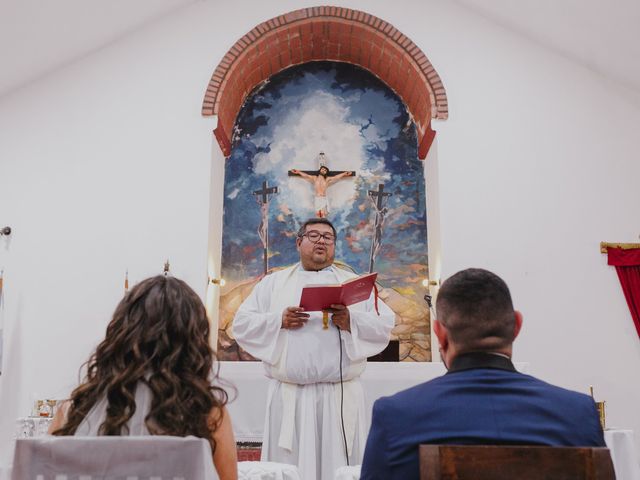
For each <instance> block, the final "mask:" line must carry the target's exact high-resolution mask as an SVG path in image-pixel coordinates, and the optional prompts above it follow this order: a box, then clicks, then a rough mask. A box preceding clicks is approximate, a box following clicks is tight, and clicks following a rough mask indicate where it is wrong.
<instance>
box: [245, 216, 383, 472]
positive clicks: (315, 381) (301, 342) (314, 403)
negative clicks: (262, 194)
mask: <svg viewBox="0 0 640 480" xmlns="http://www.w3.org/2000/svg"><path fill="white" fill-rule="evenodd" d="M335 241H336V230H335V228H334V226H333V224H332V223H331V222H330V221H329V220H327V219H326V218H312V219H310V220H307V221H306V222H305V223H304V224H303V225H302V227H301V228H300V230H299V231H298V234H297V238H296V246H297V249H298V253H299V255H300V262H299V263H297V264H295V265H293V266H291V267H288V268H286V269H284V270H280V271H278V272H275V273H272V274H270V275H267V276H266V277H264V278H263V279H262V280H261V281H260V282H259V283H258V284H257V285H256V286H255V288H254V289H253V292H252V293H251V294H250V295H249V297H247V299H246V300H245V301H244V303H243V304H242V305H241V306H240V308H239V309H238V311H237V313H236V316H235V318H234V320H233V334H234V336H235V339H236V341H237V342H238V344H239V345H240V346H241V347H242V348H244V349H245V350H246V351H247V352H249V353H250V354H251V355H253V356H254V357H256V358H259V359H260V360H262V362H263V364H264V367H265V373H266V375H267V376H268V377H269V378H271V379H272V380H271V382H270V385H269V392H268V396H267V399H266V406H267V414H266V420H265V431H264V439H263V444H262V460H264V461H271V462H281V463H289V464H293V465H297V466H298V469H299V471H300V476H301V478H304V479H305V480H333V478H334V474H335V470H336V468H338V467H341V466H344V465H347V464H350V465H357V464H360V463H362V452H363V449H364V445H365V441H366V434H367V432H366V428H367V426H366V421H365V419H366V415H365V406H364V405H365V404H364V392H363V390H362V386H361V384H360V382H359V380H358V377H359V376H360V375H361V374H362V372H363V371H364V369H365V366H366V359H367V357H370V356H372V355H375V354H377V353H380V352H381V351H382V350H383V349H384V348H385V347H386V345H387V343H388V342H389V336H390V334H391V329H392V328H393V326H394V313H393V312H392V311H391V309H390V308H389V307H388V306H386V305H385V304H384V303H383V302H382V301H376V299H375V294H374V293H372V295H371V297H370V298H369V299H368V300H367V301H364V302H360V303H358V304H355V305H351V306H349V307H346V306H344V305H332V306H331V309H330V311H329V317H330V319H331V327H332V328H330V329H329V330H324V329H323V328H322V312H305V311H304V310H303V309H302V308H300V307H299V306H298V305H299V303H300V294H301V292H302V288H303V287H304V286H305V285H309V284H313V285H318V284H337V283H342V282H344V281H345V280H348V279H350V278H353V277H354V276H355V275H354V274H353V273H351V272H348V271H346V270H343V269H339V268H337V267H336V266H334V265H333V260H334V256H335Z"/></svg>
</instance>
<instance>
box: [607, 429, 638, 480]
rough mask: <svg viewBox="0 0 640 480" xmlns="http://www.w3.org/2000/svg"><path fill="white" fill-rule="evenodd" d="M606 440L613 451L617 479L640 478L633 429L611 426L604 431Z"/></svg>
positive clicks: (632, 479)
mask: <svg viewBox="0 0 640 480" xmlns="http://www.w3.org/2000/svg"><path fill="white" fill-rule="evenodd" d="M604 441H605V442H607V447H609V450H610V451H611V460H613V468H614V469H615V471H616V479H617V480H640V465H639V464H638V456H637V455H636V452H637V450H636V448H635V444H634V441H633V430H621V429H613V428H609V429H607V430H605V431H604Z"/></svg>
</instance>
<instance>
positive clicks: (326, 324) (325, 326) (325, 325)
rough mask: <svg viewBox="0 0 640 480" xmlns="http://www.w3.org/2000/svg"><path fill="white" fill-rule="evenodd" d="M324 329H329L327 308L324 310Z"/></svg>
mask: <svg viewBox="0 0 640 480" xmlns="http://www.w3.org/2000/svg"><path fill="white" fill-rule="evenodd" d="M322 329H323V330H329V312H328V311H327V310H323V311H322Z"/></svg>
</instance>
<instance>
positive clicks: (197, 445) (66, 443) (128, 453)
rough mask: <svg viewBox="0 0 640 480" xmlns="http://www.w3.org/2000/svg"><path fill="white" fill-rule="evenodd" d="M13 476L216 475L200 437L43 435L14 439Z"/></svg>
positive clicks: (206, 478) (123, 478)
mask: <svg viewBox="0 0 640 480" xmlns="http://www.w3.org/2000/svg"><path fill="white" fill-rule="evenodd" d="M11 478H12V480H107V479H108V480H178V479H180V480H212V479H213V480H217V479H218V475H217V474H216V471H215V468H214V466H213V458H212V455H211V447H210V445H209V442H208V441H206V440H204V439H202V438H196V437H168V436H143V437H52V436H47V437H42V438H29V439H18V440H16V450H15V455H14V460H13V469H12V475H11Z"/></svg>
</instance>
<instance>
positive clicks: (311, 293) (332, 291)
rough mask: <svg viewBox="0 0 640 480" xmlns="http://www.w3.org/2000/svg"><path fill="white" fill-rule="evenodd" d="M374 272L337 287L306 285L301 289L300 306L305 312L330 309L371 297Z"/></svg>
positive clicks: (374, 277) (375, 275) (374, 278)
mask: <svg viewBox="0 0 640 480" xmlns="http://www.w3.org/2000/svg"><path fill="white" fill-rule="evenodd" d="M377 276H378V274H377V273H376V272H373V273H367V274H365V275H360V276H359V277H356V278H352V279H351V280H347V281H346V282H343V283H340V284H337V285H307V286H306V287H304V288H303V289H302V296H301V297H300V306H301V307H302V308H304V309H305V310H306V311H307V312H317V311H320V310H324V309H327V308H330V307H331V305H332V304H340V305H347V306H348V305H353V304H354V303H358V302H363V301H365V300H367V299H368V298H369V296H370V295H371V289H373V284H374V283H375V282H376V277H377Z"/></svg>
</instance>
